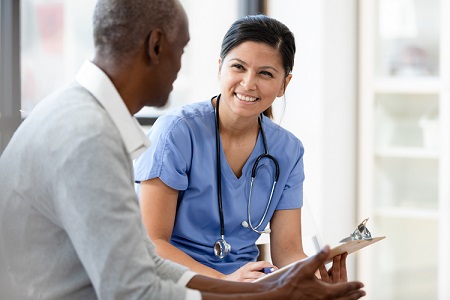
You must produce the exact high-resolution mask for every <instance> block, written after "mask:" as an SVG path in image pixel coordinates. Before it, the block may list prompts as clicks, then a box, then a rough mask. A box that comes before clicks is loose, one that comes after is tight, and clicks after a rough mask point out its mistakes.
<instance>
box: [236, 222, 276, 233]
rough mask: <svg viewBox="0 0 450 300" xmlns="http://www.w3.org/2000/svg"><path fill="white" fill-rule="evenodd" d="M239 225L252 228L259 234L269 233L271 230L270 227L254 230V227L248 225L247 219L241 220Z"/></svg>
mask: <svg viewBox="0 0 450 300" xmlns="http://www.w3.org/2000/svg"><path fill="white" fill-rule="evenodd" d="M241 225H242V227H244V228H250V229H251V230H253V231H254V232H257V233H259V234H262V233H270V232H271V230H270V228H266V229H264V230H263V231H258V230H256V228H254V227H250V226H249V225H248V222H247V221H242V223H241Z"/></svg>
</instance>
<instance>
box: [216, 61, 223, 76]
mask: <svg viewBox="0 0 450 300" xmlns="http://www.w3.org/2000/svg"><path fill="white" fill-rule="evenodd" d="M218 66H219V72H218V73H217V74H218V75H219V76H220V70H222V57H219V64H218Z"/></svg>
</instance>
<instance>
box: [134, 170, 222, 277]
mask: <svg viewBox="0 0 450 300" xmlns="http://www.w3.org/2000/svg"><path fill="white" fill-rule="evenodd" d="M177 199H178V191H177V190H175V189H172V188H171V187H169V186H167V185H166V184H165V183H164V182H162V181H161V179H159V178H154V179H150V180H146V181H141V184H140V207H141V213H142V221H143V223H144V225H145V227H146V229H147V233H148V235H149V237H150V239H151V240H152V242H153V243H154V244H155V245H156V252H157V253H158V255H159V256H161V257H163V258H165V259H168V260H171V261H173V262H176V263H179V264H181V265H184V266H186V267H188V268H189V269H191V270H192V271H194V272H196V273H199V274H203V275H206V276H210V277H214V278H222V277H223V276H224V274H222V273H220V272H218V271H216V270H214V269H212V268H209V267H207V266H205V265H203V264H201V263H199V262H198V261H196V260H195V259H193V258H192V257H190V256H189V255H187V254H186V253H185V252H183V251H181V250H180V249H178V248H177V247H175V246H173V245H171V244H170V237H171V235H172V231H173V226H174V222H175V215H176V209H177Z"/></svg>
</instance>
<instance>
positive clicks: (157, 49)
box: [147, 29, 164, 63]
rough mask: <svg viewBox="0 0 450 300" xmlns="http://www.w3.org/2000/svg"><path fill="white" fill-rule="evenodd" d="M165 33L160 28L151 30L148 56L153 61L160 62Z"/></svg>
mask: <svg viewBox="0 0 450 300" xmlns="http://www.w3.org/2000/svg"><path fill="white" fill-rule="evenodd" d="M163 44H164V33H163V32H162V31H161V30H160V29H154V30H152V31H151V32H150V35H149V37H148V42H147V56H148V58H149V59H150V61H151V62H154V63H158V62H159V59H160V54H161V51H162V50H163Z"/></svg>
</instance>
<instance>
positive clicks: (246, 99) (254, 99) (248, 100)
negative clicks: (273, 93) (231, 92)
mask: <svg viewBox="0 0 450 300" xmlns="http://www.w3.org/2000/svg"><path fill="white" fill-rule="evenodd" d="M236 97H238V99H239V100H242V101H247V102H255V101H256V100H258V98H255V97H249V96H244V95H241V94H236Z"/></svg>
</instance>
